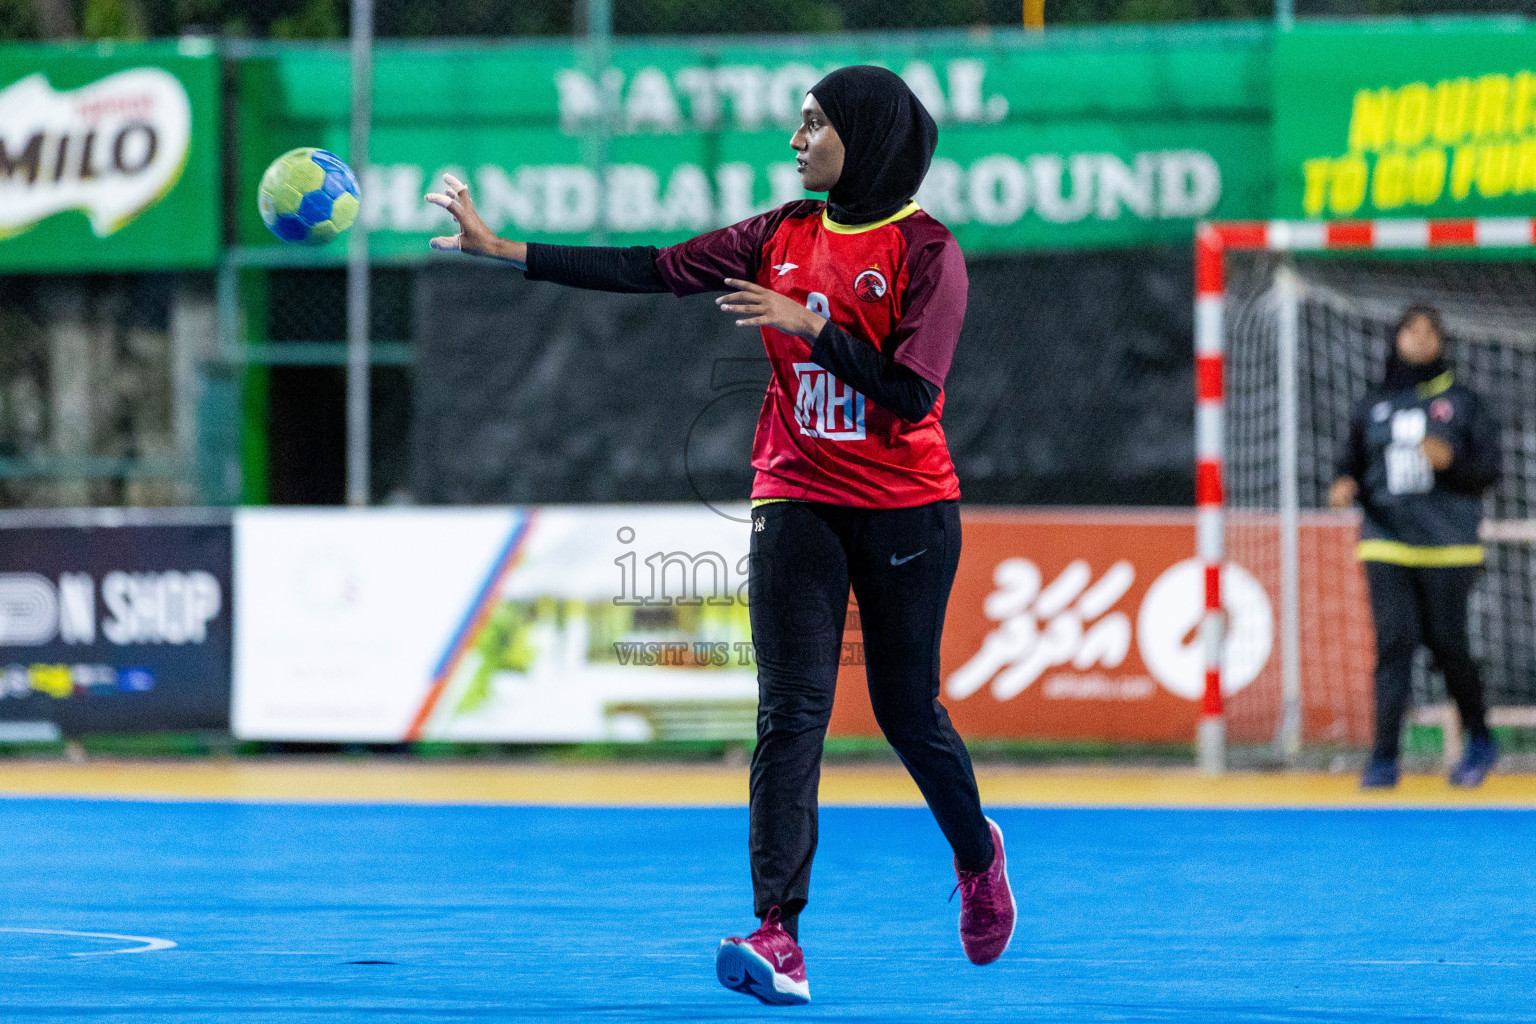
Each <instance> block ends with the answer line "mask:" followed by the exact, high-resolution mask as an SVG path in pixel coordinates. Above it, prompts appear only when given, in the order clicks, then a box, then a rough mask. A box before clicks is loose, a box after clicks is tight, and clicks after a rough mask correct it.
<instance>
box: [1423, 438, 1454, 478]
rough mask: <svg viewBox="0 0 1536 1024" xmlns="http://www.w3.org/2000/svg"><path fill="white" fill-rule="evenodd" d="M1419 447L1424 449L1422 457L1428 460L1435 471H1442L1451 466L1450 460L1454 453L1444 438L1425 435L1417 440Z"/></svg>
mask: <svg viewBox="0 0 1536 1024" xmlns="http://www.w3.org/2000/svg"><path fill="white" fill-rule="evenodd" d="M1419 447H1420V448H1422V449H1423V450H1424V457H1425V458H1426V459H1428V460H1429V466H1430V468H1431V469H1433V470H1434V471H1435V472H1436V473H1444V472H1445V471H1446V470H1448V469H1450V468H1451V460H1452V459H1453V458H1454V457H1455V454H1456V453H1455V451H1454V450H1453V449H1452V448H1451V444H1450V442H1449V441H1447V440H1446V439H1445V438H1443V437H1426V438H1425V439H1424V440H1423V441H1420V442H1419Z"/></svg>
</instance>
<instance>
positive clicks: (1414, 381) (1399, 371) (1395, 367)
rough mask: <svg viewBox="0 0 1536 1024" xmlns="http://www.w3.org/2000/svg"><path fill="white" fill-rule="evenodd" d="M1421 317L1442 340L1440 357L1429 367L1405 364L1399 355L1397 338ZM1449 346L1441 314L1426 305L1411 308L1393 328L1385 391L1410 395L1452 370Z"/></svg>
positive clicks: (1429, 364)
mask: <svg viewBox="0 0 1536 1024" xmlns="http://www.w3.org/2000/svg"><path fill="white" fill-rule="evenodd" d="M1419 317H1423V318H1424V319H1426V320H1428V321H1429V326H1430V327H1431V328H1432V329H1433V330H1434V332H1435V336H1436V337H1438V338H1439V339H1440V354H1439V355H1437V356H1435V358H1433V359H1431V360H1430V361H1429V362H1427V363H1409V362H1404V361H1403V357H1402V356H1400V355H1398V354H1397V336H1398V335H1399V334H1402V333H1403V329H1404V328H1405V327H1407V326H1408V325H1409V324H1410V323H1411V322H1413V321H1414V320H1416V319H1418V318H1419ZM1445 346H1446V341H1445V321H1443V320H1442V319H1440V311H1439V310H1437V309H1435V307H1433V306H1427V305H1424V304H1422V303H1415V304H1414V305H1412V306H1409V307H1408V308H1407V309H1406V310H1404V311H1403V315H1402V316H1401V317H1399V318H1398V321H1397V325H1396V326H1395V327H1393V328H1392V340H1391V343H1390V346H1389V347H1388V349H1387V372H1386V373H1385V374H1383V375H1382V380H1381V388H1382V390H1383V391H1406V390H1408V389H1409V388H1411V387H1416V386H1418V385H1420V384H1424V383H1426V382H1428V381H1432V380H1434V379H1435V378H1436V377H1438V376H1440V375H1441V374H1442V373H1444V372H1445V371H1446V370H1447V369H1448V367H1447V366H1446V362H1445Z"/></svg>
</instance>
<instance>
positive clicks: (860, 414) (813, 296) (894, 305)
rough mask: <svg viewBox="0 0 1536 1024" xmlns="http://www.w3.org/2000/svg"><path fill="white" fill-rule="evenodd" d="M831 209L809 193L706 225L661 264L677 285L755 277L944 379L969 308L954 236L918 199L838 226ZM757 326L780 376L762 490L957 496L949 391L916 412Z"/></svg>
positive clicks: (763, 448) (712, 286)
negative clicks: (714, 226) (866, 220)
mask: <svg viewBox="0 0 1536 1024" xmlns="http://www.w3.org/2000/svg"><path fill="white" fill-rule="evenodd" d="M825 207H826V204H825V203H823V202H820V201H819V200H801V201H799V202H793V203H788V204H786V205H784V206H781V207H779V208H778V209H776V210H771V211H769V212H768V213H765V214H762V215H760V216H757V217H753V218H751V219H750V220H744V221H742V222H741V223H740V224H734V225H732V226H731V227H728V228H721V229H720V230H718V231H711V232H709V233H708V234H703V235H700V236H698V237H697V238H694V239H690V240H689V241H687V242H683V243H682V244H681V245H674V246H671V247H669V248H666V249H663V250H662V251H661V255H660V256H659V257H657V260H656V269H657V270H658V271H660V273H661V278H662V280H663V281H664V282H666V285H667V287H668V288H669V289H671V291H672V293H673V294H674V295H694V294H697V293H699V292H707V291H722V290H725V289H726V288H727V285H726V284H725V281H724V279H725V278H727V277H734V278H739V279H742V280H748V281H756V282H757V283H758V284H761V285H763V286H764V287H767V288H771V289H773V290H774V291H776V292H778V293H780V294H781V295H787V296H789V297H790V298H792V299H794V300H795V301H796V302H800V303H804V304H805V305H806V306H807V307H808V308H810V309H811V310H813V311H815V312H816V313H818V314H820V315H821V316H823V317H826V318H827V319H828V320H831V321H832V322H833V323H834V324H836V325H837V326H839V327H841V328H842V329H843V330H845V331H847V332H848V333H850V334H852V335H853V336H854V337H856V338H860V339H862V340H864V341H867V342H868V343H869V344H871V345H874V346H875V347H876V348H878V349H879V350H880V352H881V353H883V354H884V355H886V356H888V357H890V358H892V359H894V360H896V362H898V363H901V364H902V365H903V366H906V367H907V368H909V369H911V370H912V371H914V372H915V373H917V374H918V375H919V376H921V377H923V378H924V379H925V380H927V381H929V382H930V383H932V384H936V385H938V386H939V387H940V388H942V387H943V386H944V377H945V375H946V374H948V373H949V363H950V360H951V359H952V358H953V356H954V352H955V343H956V342H957V341H958V340H959V338H960V324H961V321H962V320H963V319H964V317H965V297H966V291H967V280H966V275H965V260H964V259H963V258H962V257H961V255H960V246H959V245H958V244H957V243H956V242H955V239H954V236H953V235H951V234H950V233H949V230H948V229H947V228H945V227H944V225H942V224H940V223H939V222H938V221H936V220H934V219H933V218H932V217H930V216H928V214H926V213H924V212H923V211H922V210H921V209H919V208H918V205H917V203H915V202H913V203H909V204H908V205H907V206H906V208H905V209H903V210H901V211H900V212H899V213H897V214H895V215H894V216H892V217H888V218H887V219H885V220H883V221H880V222H878V223H875V224H864V225H858V226H848V225H843V224H837V223H834V222H833V221H832V220H831V219H829V218H828V217H827V216H826V215H825V212H824V211H825ZM762 330H763V346H764V348H766V349H767V350H768V359H769V361H770V362H772V364H773V379H772V381H771V382H770V383H769V385H768V395H767V398H765V399H764V401H763V410H762V412H761V414H759V416H758V419H757V435H756V437H755V438H754V439H753V442H752V465H753V467H754V468H756V470H757V478H756V480H755V481H754V482H753V484H752V497H753V498H754V499H758V498H798V499H803V500H807V501H822V502H826V503H828V504H832V505H851V506H856V507H860V508H909V507H911V506H914V505H925V504H927V503H929V502H931V501H942V500H944V499H948V498H958V497H959V496H960V483H959V481H958V480H957V479H956V478H955V467H954V463H953V462H952V461H950V457H949V447H948V445H947V444H946V443H945V441H944V428H943V427H941V426H940V425H939V417H940V415H941V414H942V413H943V411H944V394H943V392H942V391H940V393H939V397H938V400H937V401H936V402H934V403H933V409H932V410H931V411H930V412H929V413H928V415H927V416H925V417H924V418H923V419H922V420H921V421H920V422H917V423H908V422H906V421H905V420H903V419H901V417H899V416H897V415H896V414H895V413H893V412H890V411H888V410H886V409H884V408H882V407H881V406H879V405H877V404H876V403H874V402H867V401H866V400H865V397H864V396H863V395H861V394H859V393H858V392H856V391H854V390H853V388H851V387H850V386H848V385H847V384H844V383H843V382H842V381H840V380H838V379H837V378H836V377H834V376H832V375H831V374H830V373H828V372H827V371H826V370H825V369H823V368H822V367H820V366H817V365H816V364H815V363H813V362H811V361H810V356H811V343H810V342H808V341H805V340H803V339H801V338H797V337H795V336H793V335H789V334H784V333H783V332H781V331H777V330H775V329H773V328H771V327H764V328H763V329H762Z"/></svg>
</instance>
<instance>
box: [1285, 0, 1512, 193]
mask: <svg viewBox="0 0 1536 1024" xmlns="http://www.w3.org/2000/svg"><path fill="white" fill-rule="evenodd" d="M1275 47H1276V49H1275V157H1276V184H1277V188H1278V196H1277V212H1278V214H1279V215H1280V216H1282V217H1308V218H1325V217H1326V218H1332V217H1362V218H1365V217H1470V216H1503V215H1521V216H1528V215H1530V214H1532V213H1533V212H1536V28H1532V27H1531V26H1529V25H1528V24H1523V23H1521V22H1518V21H1497V22H1492V21H1484V22H1482V23H1471V22H1460V23H1456V22H1450V23H1440V24H1430V25H1426V24H1418V25H1390V26H1381V27H1375V26H1359V25H1355V26H1350V27H1347V28H1345V27H1338V26H1329V27H1314V28H1307V27H1301V26H1298V27H1297V29H1296V30H1295V31H1294V32H1288V33H1283V34H1281V35H1279V36H1278V37H1277V40H1276V44H1275Z"/></svg>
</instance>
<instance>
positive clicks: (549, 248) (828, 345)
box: [524, 242, 940, 423]
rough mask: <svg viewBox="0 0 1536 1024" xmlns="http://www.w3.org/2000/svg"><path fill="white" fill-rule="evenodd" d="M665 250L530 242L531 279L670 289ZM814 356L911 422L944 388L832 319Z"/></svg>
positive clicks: (612, 288)
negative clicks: (661, 263) (661, 258)
mask: <svg viewBox="0 0 1536 1024" xmlns="http://www.w3.org/2000/svg"><path fill="white" fill-rule="evenodd" d="M658 252H659V250H657V249H656V248H655V247H654V246H649V245H634V246H626V247H616V246H595V245H545V244H543V243H540V242H530V243H528V261H527V264H526V266H527V269H526V270H525V271H524V273H525V275H526V277H527V278H528V280H530V281H550V282H553V283H555V284H563V285H566V286H567V287H571V288H586V289H589V290H591V291H602V292H664V291H667V290H668V289H667V286H666V283H665V282H664V281H663V280H662V278H661V273H660V271H658V270H657V269H656V257H657V255H658ZM811 361H812V362H814V363H816V364H817V365H818V366H821V367H824V368H825V369H826V370H828V371H829V372H830V373H832V375H833V376H835V377H836V378H837V379H838V380H840V381H842V382H843V383H845V384H848V385H850V386H851V387H852V388H853V389H854V390H855V391H858V392H859V393H860V394H862V395H864V396H865V397H866V398H869V399H871V400H872V401H874V402H875V403H876V404H878V405H880V406H881V407H882V408H884V409H887V410H889V411H890V412H893V413H895V414H896V415H897V416H900V417H901V418H902V419H904V420H906V421H907V422H909V423H916V422H918V421H919V420H921V419H922V418H923V417H924V416H927V415H928V413H929V412H931V411H932V409H933V405H934V403H935V402H937V401H938V399H939V391H940V388H939V386H938V385H937V384H934V383H932V382H931V381H929V380H926V379H925V378H923V377H922V376H920V375H919V374H917V373H916V372H914V371H912V370H910V369H908V368H907V367H905V366H903V365H901V364H900V363H898V362H896V361H895V360H894V359H891V358H890V357H888V356H886V355H885V354H884V353H882V352H881V351H880V350H879V349H877V348H875V347H874V346H873V345H871V344H869V343H868V342H866V341H863V340H861V339H859V338H856V337H854V336H853V335H851V334H849V333H848V332H847V331H845V330H843V329H842V328H841V327H839V326H837V325H836V324H834V323H833V322H832V321H830V320H828V321H827V323H826V326H825V327H823V328H822V329H821V333H820V334H818V335H817V336H816V341H815V343H814V344H813V345H812V346H811Z"/></svg>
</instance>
